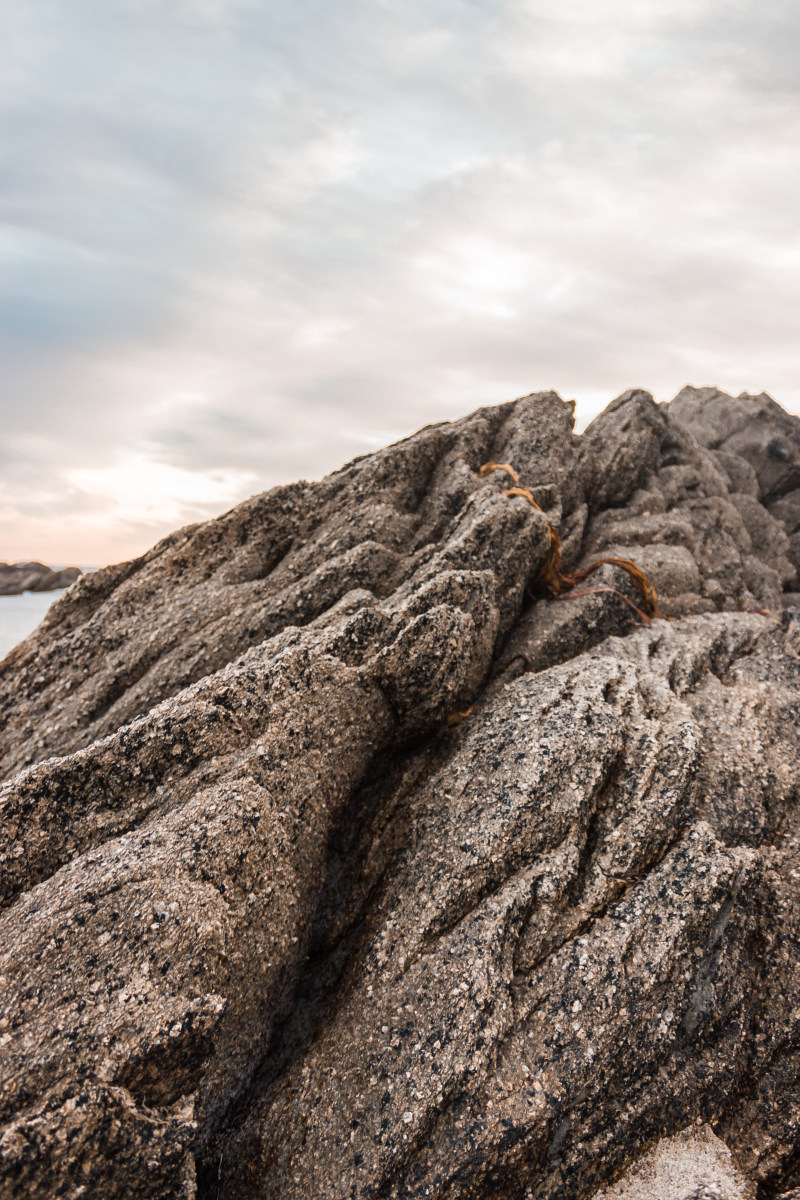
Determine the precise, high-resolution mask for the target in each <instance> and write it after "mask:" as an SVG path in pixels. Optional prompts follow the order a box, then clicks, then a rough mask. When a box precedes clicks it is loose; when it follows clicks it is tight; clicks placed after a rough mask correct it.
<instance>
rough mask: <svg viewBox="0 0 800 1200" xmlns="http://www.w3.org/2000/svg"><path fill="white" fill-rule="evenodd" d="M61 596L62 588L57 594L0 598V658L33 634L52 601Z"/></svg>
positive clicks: (31, 593)
mask: <svg viewBox="0 0 800 1200" xmlns="http://www.w3.org/2000/svg"><path fill="white" fill-rule="evenodd" d="M63 595H64V589H63V588H62V589H61V590H60V591H57V592H23V593H22V595H21V596H0V658H5V656H6V655H7V654H8V652H9V650H10V649H11V648H12V647H13V646H16V644H17V642H21V641H22V639H23V638H26V637H27V636H28V634H29V633H33V631H34V629H35V628H36V626H37V625H38V624H39V622H40V621H41V619H42V617H43V616H44V614H45V613H46V612H47V610H48V608H49V607H50V605H51V604H52V603H53V601H54V600H57V599H58V597H59V596H63Z"/></svg>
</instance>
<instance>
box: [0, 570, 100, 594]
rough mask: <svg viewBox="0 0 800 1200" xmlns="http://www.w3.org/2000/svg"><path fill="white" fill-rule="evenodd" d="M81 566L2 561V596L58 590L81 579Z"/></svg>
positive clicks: (0, 588)
mask: <svg viewBox="0 0 800 1200" xmlns="http://www.w3.org/2000/svg"><path fill="white" fill-rule="evenodd" d="M82 574H83V572H82V571H81V569H80V567H63V568H59V569H58V570H54V569H53V568H52V567H46V566H45V565H44V563H40V562H18V563H5V562H0V596H19V595H21V594H22V593H23V592H56V591H59V590H60V589H61V588H68V587H69V586H70V585H71V584H73V583H74V582H75V580H76V579H79V578H80V577H81V575H82Z"/></svg>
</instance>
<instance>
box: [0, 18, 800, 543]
mask: <svg viewBox="0 0 800 1200" xmlns="http://www.w3.org/2000/svg"><path fill="white" fill-rule="evenodd" d="M0 44H2V46H3V48H4V52H3V71H2V81H1V82H0V96H2V111H1V112H0V146H1V147H2V163H1V165H0V171H1V172H2V187H1V188H0V205H1V207H0V221H1V224H0V355H1V356H2V380H0V405H1V406H2V409H1V416H2V442H1V443H0V527H1V528H2V538H1V539H0V558H6V559H9V558H11V559H13V558H21V557H29V556H38V557H43V558H45V559H50V560H51V561H56V562H64V561H78V562H83V563H99V562H103V561H107V560H112V559H119V558H123V557H126V556H128V555H130V554H133V553H138V552H140V551H142V550H144V549H145V548H146V547H147V546H148V545H150V544H151V543H152V542H153V541H155V540H156V539H157V538H158V537H159V536H161V535H162V534H163V533H165V532H166V531H167V530H169V529H171V528H173V527H174V526H176V525H179V524H183V523H185V522H187V521H190V520H197V519H199V518H202V517H205V516H208V515H211V514H213V513H215V512H218V511H221V510H222V509H224V508H225V507H227V506H228V505H230V504H232V503H234V502H235V501H237V500H238V499H241V498H243V497H244V496H246V495H248V494H250V493H251V492H253V491H257V490H260V489H262V488H264V487H268V486H271V485H272V484H274V483H278V482H285V481H288V480H291V479H295V478H298V477H301V476H304V477H315V476H317V475H319V474H321V473H323V472H324V471H327V470H330V469H333V468H334V467H336V466H339V465H340V464H341V463H342V462H344V461H345V460H346V459H347V458H349V457H352V456H353V455H354V454H358V453H362V452H363V451H364V450H365V449H369V448H372V447H376V446H379V445H383V444H384V443H385V442H387V441H390V440H393V439H395V438H397V437H400V436H403V435H404V434H407V433H410V432H412V431H413V430H414V429H415V428H417V427H419V426H420V425H423V424H425V423H428V422H431V421H436V420H442V419H448V418H451V417H455V416H458V415H460V414H462V413H464V412H466V411H468V410H470V409H471V408H474V407H475V406H476V405H478V404H481V403H494V402H499V401H502V400H506V399H510V398H512V397H514V396H516V395H520V394H523V393H525V392H529V391H533V390H539V389H541V388H550V387H552V388H555V389H556V390H557V391H559V392H560V393H561V394H562V395H563V396H565V397H575V398H577V400H578V410H579V418H580V419H581V420H582V421H585V420H586V419H588V418H589V417H590V416H591V415H592V414H593V413H594V412H596V411H597V410H598V409H599V408H600V407H601V406H602V405H603V404H605V403H606V402H607V401H608V400H609V399H611V398H612V397H613V396H614V395H615V394H617V393H618V392H619V391H621V390H623V389H624V388H626V387H629V386H633V385H637V386H644V387H648V388H650V389H651V390H652V391H654V392H655V394H656V396H657V398H659V399H666V398H669V397H670V396H671V395H673V394H674V393H675V392H676V391H677V390H678V389H679V388H680V387H681V386H682V385H683V384H684V383H687V382H692V383H697V384H705V383H715V384H718V385H719V386H720V387H724V388H726V389H727V390H732V391H734V392H739V391H741V390H742V389H747V390H756V391H760V390H761V389H766V390H767V391H769V392H770V393H771V394H772V395H774V396H775V397H776V399H778V400H779V401H780V402H781V403H783V404H784V405H785V406H786V407H789V408H791V409H792V410H793V411H795V412H800V373H799V372H798V359H799V356H798V345H797V326H798V268H799V267H800V235H799V234H798V218H797V213H798V212H799V211H800V194H799V193H800V136H799V135H800V108H799V107H798V89H799V88H800V83H799V82H798V80H799V79H800V76H798V72H797V67H796V62H797V51H798V45H799V44H800V6H798V5H797V3H796V0H773V2H772V3H771V4H769V5H767V6H764V5H762V4H756V3H755V2H754V0H739V2H728V0H691V2H690V0H577V2H574V3H566V4H564V3H555V2H552V3H551V2H549V0H548V2H543V0H514V2H511V3H508V2H506V3H504V2H498V0H491V2H490V0H338V3H336V4H331V3H330V2H329V0H327V2H323V0H271V2H270V3H257V2H255V0H173V2H172V3H170V4H165V3H163V0H158V2H157V0H105V3H104V4H102V5H101V4H98V3H97V0H84V2H82V0H6V3H5V4H4V5H3V7H2V12H1V15H0Z"/></svg>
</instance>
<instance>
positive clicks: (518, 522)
mask: <svg viewBox="0 0 800 1200" xmlns="http://www.w3.org/2000/svg"><path fill="white" fill-rule="evenodd" d="M708 393H709V389H701V390H699V391H698V392H696V393H694V392H690V390H688V389H685V390H684V392H682V393H681V394H680V396H679V397H678V398H677V399H676V400H675V401H673V403H672V405H671V406H659V405H657V404H655V403H654V402H653V399H652V397H651V396H650V395H649V394H648V393H646V392H642V391H638V390H637V391H632V392H628V393H625V395H624V396H621V397H620V398H619V399H618V400H616V401H614V403H613V404H612V405H610V406H609V408H608V409H607V410H606V411H605V413H603V414H602V415H601V416H600V417H598V418H597V420H596V421H595V422H593V424H592V425H591V426H590V427H589V429H588V430H587V431H586V434H585V435H584V436H583V437H577V436H576V435H575V434H574V433H573V431H572V410H571V408H570V406H569V405H567V404H565V403H564V402H563V401H561V400H560V399H559V398H558V397H557V396H556V395H554V394H553V393H543V394H540V395H536V396H531V397H525V398H524V399H522V400H518V401H515V402H513V403H511V404H506V405H501V406H499V407H497V408H491V409H484V410H481V411H479V412H477V413H475V414H473V415H472V416H470V417H467V418H465V419H464V420H462V421H460V422H456V423H454V424H452V425H441V426H434V427H432V428H430V429H426V430H423V431H421V432H420V433H419V434H417V435H415V437H413V438H411V439H408V440H407V441H405V442H401V443H399V444H398V445H396V446H392V447H389V448H388V449H386V450H384V451H381V452H380V453H378V454H374V455H369V456H366V457H365V458H363V459H359V460H356V461H355V462H354V463H352V464H350V465H349V466H348V467H346V468H344V469H343V470H342V471H340V472H338V473H336V474H335V475H333V476H330V477H329V478H328V479H325V480H323V481H322V482H321V483H317V484H308V483H299V484H295V485H292V486H289V487H285V488H278V489H275V490H274V491H272V492H270V493H267V494H265V495H263V496H257V497H254V498H253V499H251V500H249V501H247V502H245V503H244V504H242V505H239V506H238V507H237V508H235V509H233V510H232V511H231V512H230V513H227V514H225V515H224V516H222V517H220V518H219V519H217V520H215V521H210V522H207V523H205V524H203V525H199V526H193V527H189V528H187V529H184V530H181V531H179V532H178V533H176V534H175V535H173V536H172V537H171V538H168V539H166V540H165V541H164V542H162V543H160V544H159V545H158V546H156V547H155V548H154V550H152V551H151V552H150V553H149V554H147V555H145V556H143V557H142V558H141V559H138V560H135V561H134V562H131V563H125V564H122V565H120V566H117V567H111V568H107V569H105V570H103V571H98V572H96V573H94V574H93V575H91V576H87V577H84V578H83V579H81V580H79V581H78V582H77V583H76V584H75V585H74V586H73V587H72V588H71V589H70V590H69V592H68V593H67V594H66V595H65V596H64V597H63V598H62V599H61V600H59V601H58V602H57V603H56V604H55V605H54V606H53V608H52V609H51V610H50V612H49V613H48V615H47V617H46V618H45V621H44V622H43V623H42V625H41V626H40V628H39V630H38V631H37V632H36V633H35V634H34V635H33V636H32V637H31V638H30V639H28V641H27V642H25V643H23V644H22V645H21V646H19V647H17V648H16V649H15V650H14V651H12V653H11V654H10V655H8V657H7V658H6V659H5V660H4V661H3V663H2V664H0V721H1V722H2V725H1V726H0V750H1V751H2V764H3V772H4V775H5V776H6V783H5V785H4V788H3V791H2V801H1V803H2V817H3V820H2V823H1V824H0V866H1V868H2V870H1V872H0V903H2V912H0V926H2V937H0V986H2V1000H0V1003H1V1004H2V1014H1V1015H0V1048H2V1058H0V1181H1V1182H0V1192H4V1189H5V1191H8V1192H9V1194H14V1195H20V1196H31V1197H42V1198H44V1197H52V1196H63V1197H69V1198H71V1200H72V1198H77V1197H87V1198H88V1197H92V1198H94V1197H105V1196H108V1197H111V1196H125V1197H152V1198H155V1200H159V1198H167V1197H176V1198H183V1200H189V1198H190V1197H194V1196H195V1195H199V1196H200V1197H204V1198H205V1200H212V1198H216V1197H219V1198H220V1200H222V1198H223V1197H225V1198H229V1200H235V1198H236V1200H238V1198H244V1197H248V1198H251V1197H253V1198H254V1197H263V1198H266V1197H270V1198H273V1197H274V1198H277V1197H281V1198H282V1200H293V1198H297V1200H299V1198H300V1197H320V1198H326V1200H328V1198H329V1200H334V1198H341V1200H344V1198H345V1197H347V1198H354V1197H359V1198H360V1197H363V1198H367V1197H370V1198H373V1197H374V1198H375V1200H378V1198H382V1200H391V1198H397V1200H400V1198H401V1197H402V1198H411V1197H437V1198H440V1200H461V1198H464V1200H466V1198H467V1197H485V1198H487V1200H488V1198H489V1197H494V1198H506V1197H507V1198H508V1200H511V1198H516V1197H525V1196H531V1197H533V1196H536V1197H543V1198H546V1200H549V1198H551V1197H552V1198H553V1200H556V1198H559V1200H560V1198H562V1197H563V1198H567V1197H575V1198H576V1200H577V1198H583V1197H589V1196H591V1195H592V1194H593V1193H594V1192H595V1191H596V1190H597V1189H598V1188H601V1187H604V1186H606V1185H608V1186H613V1185H614V1181H615V1180H616V1179H617V1178H618V1176H619V1175H620V1173H621V1172H624V1171H625V1170H627V1169H629V1168H630V1167H631V1165H632V1164H634V1163H635V1162H636V1161H637V1160H638V1159H639V1156H640V1155H641V1153H642V1152H643V1151H645V1150H646V1149H647V1148H648V1147H650V1146H652V1145H653V1144H654V1142H655V1141H656V1140H657V1139H658V1138H663V1137H670V1136H672V1135H674V1134H677V1133H678V1132H679V1131H681V1130H684V1129H686V1128H687V1127H688V1126H690V1125H692V1124H696V1123H697V1122H698V1121H699V1122H700V1123H702V1122H707V1123H708V1124H709V1125H710V1126H711V1127H713V1130H714V1133H715V1136H718V1137H719V1138H721V1139H723V1141H724V1142H725V1143H726V1144H727V1145H728V1146H730V1147H731V1148H732V1149H733V1150H734V1151H735V1154H736V1158H737V1165H738V1168H739V1169H740V1170H741V1171H742V1172H743V1173H744V1176H743V1177H744V1178H746V1180H747V1181H748V1183H747V1186H748V1187H749V1188H750V1189H751V1190H752V1189H753V1188H757V1189H758V1195H759V1197H772V1196H776V1195H778V1194H779V1193H781V1192H783V1193H789V1192H791V1190H792V1189H794V1188H797V1187H799V1186H800V1141H799V1140H798V1122H800V1008H798V1007H797V996H798V994H800V992H799V991H798V985H800V957H798V933H797V919H798V912H797V906H798V903H800V895H799V894H798V889H799V888H800V812H799V811H798V770H797V764H798V761H800V722H798V708H799V707H800V624H798V618H797V614H796V612H795V610H794V609H793V608H787V609H786V610H785V611H784V612H783V613H782V612H781V605H782V595H786V596H792V595H794V594H795V593H796V592H797V591H798V590H799V589H798V584H797V578H796V573H795V569H794V566H793V565H792V561H791V558H790V551H791V545H790V541H789V533H788V532H787V530H788V528H789V525H790V524H791V513H790V512H789V516H788V517H787V516H786V515H785V513H784V509H780V508H779V507H777V505H778V503H779V501H778V500H775V502H774V503H773V497H774V496H776V495H777V494H778V493H777V492H776V489H778V488H781V487H783V485H784V483H785V482H786V481H787V480H788V483H787V484H786V486H787V488H788V490H784V491H781V492H780V499H782V500H786V498H787V497H789V498H790V497H791V494H792V491H791V489H792V488H793V487H794V488H796V487H797V484H796V483H792V476H791V472H790V471H789V470H788V469H787V471H786V472H785V473H784V475H782V476H780V477H778V475H776V474H775V473H774V472H773V473H772V474H770V470H771V467H770V462H771V459H770V457H769V456H770V454H771V453H772V452H771V451H769V449H767V451H766V452H765V453H766V459H765V462H766V466H764V464H762V463H761V461H760V459H759V458H758V452H757V448H758V447H759V446H761V445H763V444H764V437H765V436H766V435H765V434H764V428H767V430H768V431H769V430H770V429H772V426H771V425H770V424H769V422H770V421H772V422H773V424H774V426H775V428H778V429H779V430H780V431H781V432H780V434H775V435H774V436H775V437H778V436H780V437H783V438H784V439H785V440H786V444H787V446H789V447H790V449H789V450H787V453H790V452H791V453H793V452H794V451H792V450H791V447H792V446H794V445H795V442H797V444H798V445H800V440H798V437H797V428H798V427H800V422H798V421H797V420H796V419H795V418H791V417H788V416H787V414H785V413H783V411H782V410H781V409H779V408H778V406H777V405H774V402H772V401H768V399H767V398H764V397H759V398H757V401H756V402H754V407H753V410H752V411H753V412H756V413H760V412H761V411H762V410H763V411H764V412H765V413H766V417H764V418H763V419H762V418H761V417H758V419H757V420H756V424H757V431H756V433H752V431H751V433H752V436H751V438H750V441H748V440H747V439H748V433H747V424H746V422H744V423H742V422H740V421H739V412H740V408H741V405H742V404H743V403H744V402H743V401H742V400H741V398H740V399H739V400H732V399H731V398H729V397H728V398H726V397H721V394H720V393H717V392H716V391H713V395H712V396H711V397H710V398H709V395H708ZM711 400H713V402H714V405H716V408H713V409H712V408H710V407H709V406H710V404H711ZM726 404H727V407H726ZM759 406H760V407H759ZM745 408H746V406H745ZM717 409H719V412H720V413H721V415H719V414H718V413H717ZM773 410H774V411H773ZM746 411H750V410H747V409H746ZM726 414H728V415H727V416H726ZM776 414H777V415H776ZM712 418H713V420H712ZM713 421H717V423H718V427H719V429H721V430H723V431H724V436H723V435H720V436H719V438H718V437H717V435H715V434H712V433H711V432H710V431H711V430H712V429H713V427H714V426H713ZM726 421H727V423H726ZM737 422H739V424H737ZM729 429H730V430H733V432H730V433H729V432H728V430H729ZM770 436H772V435H770ZM737 438H738V440H737ZM759 438H761V440H760V441H759ZM793 439H794V440H793ZM712 442H714V443H715V444H714V445H712V444H711V443H712ZM717 442H719V445H717V444H716V443H717ZM768 445H769V439H768V441H767V446H768ZM752 447H755V448H756V449H752ZM745 451H747V453H745ZM767 460H768V461H767ZM487 461H493V462H499V463H508V464H511V465H513V467H514V468H515V469H516V471H517V472H518V473H519V475H520V477H521V480H522V482H523V483H524V484H526V485H527V486H529V487H530V488H532V490H533V494H534V496H535V497H536V499H537V501H538V504H539V505H540V507H541V509H542V510H543V511H538V510H537V509H535V508H534V507H533V506H531V505H530V504H529V503H528V501H527V500H526V499H525V497H522V496H516V497H515V496H509V495H507V494H505V493H504V488H506V487H507V485H508V483H509V480H508V478H507V477H506V476H504V475H503V473H502V472H497V473H494V474H492V475H490V476H489V477H488V478H481V477H479V474H478V471H479V468H480V467H481V465H482V464H483V463H485V462H487ZM782 461H783V460H782ZM790 485H791V486H790ZM767 489H771V490H767ZM785 508H786V505H785ZM786 511H787V512H788V511H789V509H788V508H786ZM549 525H551V526H552V527H553V528H555V529H557V530H558V531H559V533H560V536H561V540H562V544H563V548H564V558H565V562H566V563H567V564H568V565H574V566H580V565H587V564H589V563H591V562H593V561H595V560H596V559H598V558H606V557H617V558H619V557H623V558H626V559H630V560H632V561H634V562H635V563H637V564H638V565H639V566H640V567H642V568H643V569H644V570H645V571H646V572H647V574H648V575H649V576H650V578H651V579H652V580H653V582H655V584H656V586H657V588H658V591H659V595H660V598H661V599H660V605H661V612H662V614H663V617H665V618H666V617H673V618H676V619H674V620H668V619H658V620H655V621H653V622H652V624H650V625H649V626H644V623H643V618H642V617H641V616H640V615H637V611H636V610H637V609H641V607H642V604H643V601H642V597H641V595H640V593H639V592H638V591H637V589H636V587H635V586H634V583H633V581H632V580H631V577H630V575H629V574H628V573H626V572H625V571H624V570H623V569H622V568H620V567H618V566H615V565H613V564H606V565H604V566H602V567H601V568H600V569H598V570H597V571H596V572H595V573H593V574H592V575H591V576H590V577H589V579H588V580H587V581H586V583H585V584H584V585H583V586H582V587H581V588H580V589H579V590H580V592H581V593H582V594H580V595H577V596H572V597H568V598H565V599H552V598H547V597H545V596H543V595H541V587H540V585H539V583H538V579H539V575H540V572H541V570H542V567H543V565H544V564H545V562H546V559H547V555H548V552H549V546H550V540H551V534H550V530H549V527H548V526H549ZM583 593H585V594H583ZM448 719H449V720H448ZM698 1186H699V1185H698ZM665 1200H670V1197H669V1196H666V1195H665ZM674 1200H678V1197H677V1196H676V1197H675V1198H674Z"/></svg>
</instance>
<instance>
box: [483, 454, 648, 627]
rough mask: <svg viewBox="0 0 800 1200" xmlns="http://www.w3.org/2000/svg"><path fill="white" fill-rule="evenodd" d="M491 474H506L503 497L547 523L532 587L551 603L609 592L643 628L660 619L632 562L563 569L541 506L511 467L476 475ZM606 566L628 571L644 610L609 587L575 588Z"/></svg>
mask: <svg viewBox="0 0 800 1200" xmlns="http://www.w3.org/2000/svg"><path fill="white" fill-rule="evenodd" d="M493 471H505V472H506V474H507V475H509V476H510V477H511V478H512V479H513V480H514V487H510V488H503V495H504V496H522V497H523V498H524V499H525V500H527V501H528V503H529V504H530V505H532V507H533V508H535V509H536V511H537V512H540V513H542V515H543V516H544V518H545V520H546V521H547V529H548V533H549V536H550V547H549V549H548V552H547V557H546V558H545V560H544V563H543V565H542V568H541V570H540V571H539V574H538V575H537V576H536V580H535V583H534V587H537V588H539V589H541V590H542V591H543V592H544V593H545V595H547V596H549V597H550V598H551V599H553V600H571V599H574V598H576V597H578V596H588V595H591V594H593V593H595V592H612V593H614V594H615V595H617V596H619V597H620V598H621V599H622V600H624V601H625V603H626V604H627V605H629V606H630V607H631V608H632V609H633V611H634V612H635V613H636V614H637V615H638V616H639V617H641V619H642V621H643V622H644V623H645V625H649V624H650V621H651V619H652V618H653V617H659V616H660V615H661V614H660V613H659V611H658V593H657V592H656V589H655V588H654V586H653V584H652V583H651V581H650V580H649V579H648V577H647V575H645V573H644V571H643V570H642V569H641V567H637V565H636V563H634V562H631V560H630V559H629V558H598V559H597V560H596V561H595V562H593V563H589V565H588V566H586V567H581V568H580V570H578V571H572V572H567V571H565V570H564V569H563V567H562V563H561V539H560V538H559V536H558V534H557V532H556V531H555V529H554V528H553V526H552V524H551V523H550V519H549V517H548V516H547V514H546V513H545V512H544V509H543V508H542V506H541V505H540V504H538V503H537V502H536V499H535V497H534V495H533V492H532V491H531V490H530V488H527V487H524V486H523V485H522V484H521V483H520V481H519V475H518V474H517V472H516V471H515V470H514V468H513V467H512V466H510V465H509V464H508V463H496V462H487V463H484V464H483V466H482V467H481V469H480V470H479V471H478V477H479V478H480V479H485V478H486V476H487V475H491V474H492V472H493ZM604 563H607V564H608V565H609V566H612V567H621V568H622V570H623V571H627V573H628V575H630V577H631V579H632V580H633V583H634V584H635V586H636V587H637V588H638V590H639V591H640V592H641V594H642V597H643V599H644V610H645V611H642V609H640V608H637V607H636V605H635V604H632V603H631V601H630V600H629V599H628V597H627V596H624V595H623V594H622V592H618V591H617V590H616V588H610V587H604V586H603V587H594V588H579V587H578V584H579V583H583V581H584V579H588V577H589V576H590V575H591V573H592V572H593V571H596V570H597V568H598V567H602V566H603V564H604Z"/></svg>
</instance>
